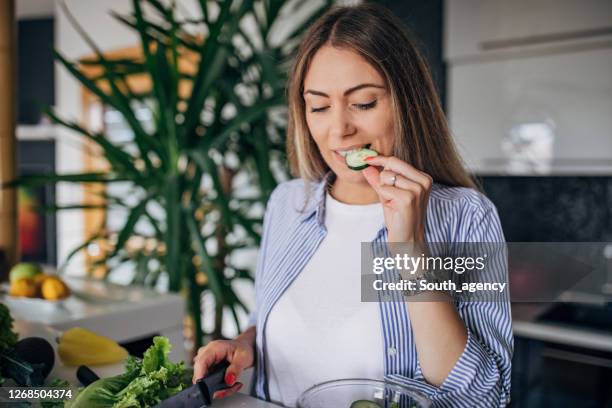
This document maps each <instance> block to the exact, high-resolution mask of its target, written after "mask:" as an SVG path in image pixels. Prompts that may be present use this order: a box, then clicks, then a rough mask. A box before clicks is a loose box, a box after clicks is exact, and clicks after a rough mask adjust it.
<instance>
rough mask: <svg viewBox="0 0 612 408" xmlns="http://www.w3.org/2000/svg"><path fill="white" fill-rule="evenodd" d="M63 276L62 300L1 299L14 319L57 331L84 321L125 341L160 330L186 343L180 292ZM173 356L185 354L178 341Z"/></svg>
mask: <svg viewBox="0 0 612 408" xmlns="http://www.w3.org/2000/svg"><path fill="white" fill-rule="evenodd" d="M62 279H64V280H65V281H66V283H67V284H68V286H69V287H70V289H71V292H72V295H71V296H70V297H69V298H67V299H65V300H62V301H60V302H58V303H50V302H46V301H43V300H39V299H25V298H23V299H15V298H11V297H8V296H1V297H0V300H2V301H3V302H5V303H6V304H7V306H8V307H9V309H10V310H11V315H12V316H13V317H14V318H15V319H16V320H21V321H24V322H30V323H44V324H45V325H46V326H48V327H49V328H50V329H53V330H56V331H59V332H61V331H64V330H67V329H69V328H72V327H82V328H85V329H88V330H91V331H93V332H96V333H100V334H104V335H105V336H107V337H109V338H111V339H113V340H115V341H117V342H121V343H124V342H130V341H134V340H139V339H144V338H148V337H151V336H153V335H162V336H165V337H168V339H169V340H170V342H171V343H172V344H176V345H178V344H182V341H183V335H182V330H183V328H182V325H183V317H184V309H185V301H184V299H183V298H182V297H181V296H179V295H177V294H174V293H158V292H156V291H154V290H151V289H145V288H139V287H134V286H121V285H114V284H111V283H108V282H103V281H91V280H84V279H78V278H70V277H62ZM170 358H171V359H173V360H185V359H186V355H185V353H184V352H183V351H182V348H181V347H175V348H174V349H173V350H172V352H171V354H170Z"/></svg>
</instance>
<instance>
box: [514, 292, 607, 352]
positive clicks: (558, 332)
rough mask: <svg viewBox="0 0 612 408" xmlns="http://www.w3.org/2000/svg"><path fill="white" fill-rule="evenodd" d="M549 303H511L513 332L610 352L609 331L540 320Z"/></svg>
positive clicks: (516, 334) (542, 339)
mask: <svg viewBox="0 0 612 408" xmlns="http://www.w3.org/2000/svg"><path fill="white" fill-rule="evenodd" d="M552 306H553V305H552V304H550V303H513V304H512V325H513V330H514V335H515V336H518V337H524V338H529V339H534V340H539V341H547V342H552V343H558V344H565V345H570V346H577V347H584V348H588V349H594V350H601V351H607V352H612V332H605V331H601V330H596V329H589V328H586V327H579V326H575V325H571V324H564V323H560V322H548V321H540V320H539V317H540V316H542V315H543V314H544V313H546V312H547V311H548V310H549V309H550V308H551V307H552Z"/></svg>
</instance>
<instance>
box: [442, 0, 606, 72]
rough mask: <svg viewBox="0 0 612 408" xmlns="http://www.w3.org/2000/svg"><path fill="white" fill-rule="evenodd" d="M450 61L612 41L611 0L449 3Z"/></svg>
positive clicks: (467, 0)
mask: <svg viewBox="0 0 612 408" xmlns="http://www.w3.org/2000/svg"><path fill="white" fill-rule="evenodd" d="M444 7H445V10H444V13H445V14H444V15H445V27H444V32H445V40H444V41H445V44H444V54H445V59H446V60H447V61H448V62H451V63H453V62H455V63H458V62H462V61H466V60H473V59H475V58H483V57H488V56H490V57H493V56H499V55H503V54H504V53H506V54H507V53H513V52H518V51H519V50H520V51H521V52H526V51H527V52H528V51H530V50H531V51H533V50H543V49H550V48H556V47H565V48H567V47H570V46H572V45H573V46H576V45H584V44H587V43H600V42H602V41H608V42H609V41H611V40H612V1H611V0H446V1H445V3H444Z"/></svg>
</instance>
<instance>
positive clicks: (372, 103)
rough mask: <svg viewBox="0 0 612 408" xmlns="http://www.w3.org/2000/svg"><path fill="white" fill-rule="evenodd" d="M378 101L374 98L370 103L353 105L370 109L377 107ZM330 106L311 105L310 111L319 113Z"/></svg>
mask: <svg viewBox="0 0 612 408" xmlns="http://www.w3.org/2000/svg"><path fill="white" fill-rule="evenodd" d="M377 103H378V100H377V99H374V100H373V101H372V102H368V103H354V104H353V105H352V106H354V107H356V108H357V109H360V110H368V109H372V108H374V107H376V104H377ZM328 108H329V106H322V107H319V108H316V107H314V106H313V107H311V108H310V112H311V113H317V112H324V111H326V110H327V109H328Z"/></svg>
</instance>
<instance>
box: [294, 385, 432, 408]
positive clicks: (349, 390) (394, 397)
mask: <svg viewBox="0 0 612 408" xmlns="http://www.w3.org/2000/svg"><path fill="white" fill-rule="evenodd" d="M297 407H298V408H327V407H329V408H332V407H333V408H376V407H379V408H395V407H397V408H400V407H401V408H429V407H431V400H429V399H428V398H427V396H425V395H424V394H423V393H422V392H420V391H418V390H417V389H416V387H410V386H407V385H404V384H398V383H394V382H389V381H380V380H369V379H361V378H347V379H342V380H333V381H326V382H323V383H320V384H317V385H315V386H313V387H311V388H309V389H307V390H306V391H304V392H303V393H302V395H300V397H299V398H298V401H297Z"/></svg>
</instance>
